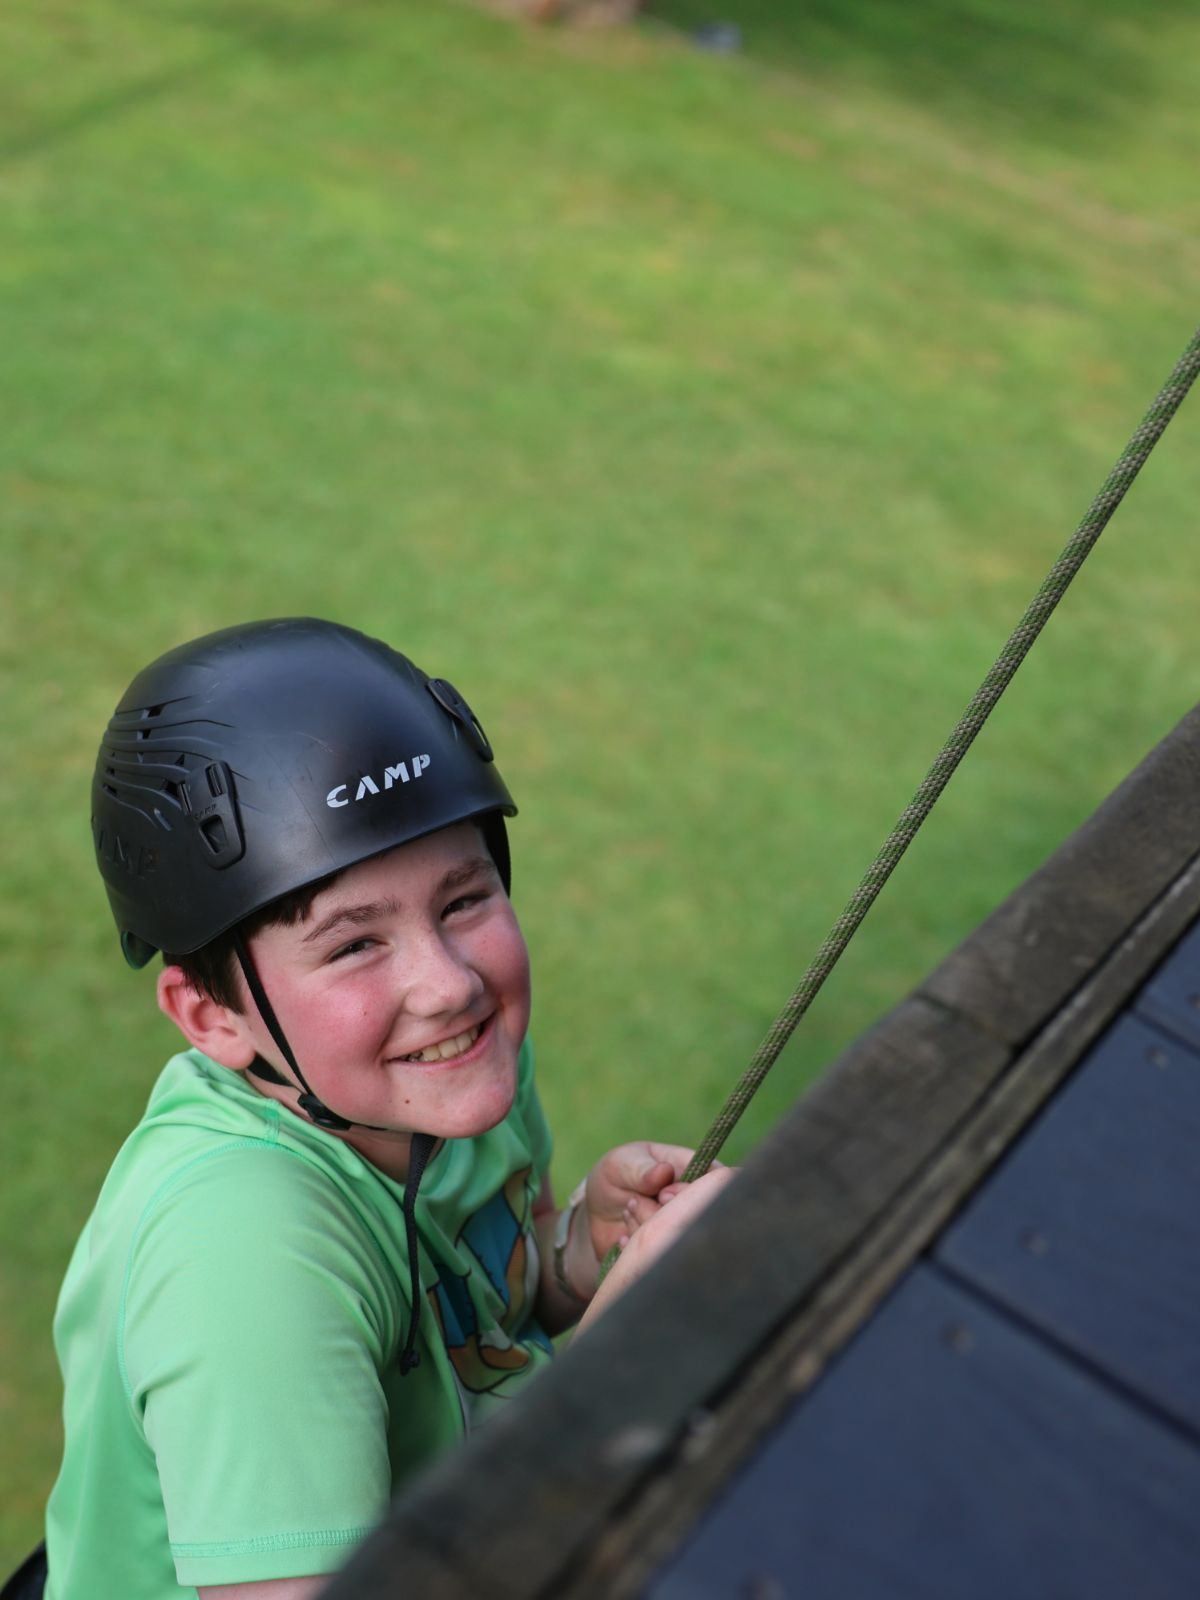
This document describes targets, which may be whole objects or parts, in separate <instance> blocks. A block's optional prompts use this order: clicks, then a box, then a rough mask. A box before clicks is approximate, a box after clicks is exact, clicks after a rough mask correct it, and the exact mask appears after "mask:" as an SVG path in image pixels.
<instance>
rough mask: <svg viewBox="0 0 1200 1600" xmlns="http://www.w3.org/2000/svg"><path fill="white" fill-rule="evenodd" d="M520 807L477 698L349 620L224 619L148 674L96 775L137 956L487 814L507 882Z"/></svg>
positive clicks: (121, 913)
mask: <svg viewBox="0 0 1200 1600" xmlns="http://www.w3.org/2000/svg"><path fill="white" fill-rule="evenodd" d="M516 809H517V808H516V806H515V805H514V804H513V801H512V797H511V795H510V794H509V792H508V790H507V788H506V787H505V785H504V781H503V779H502V778H501V777H500V774H499V773H498V772H497V771H496V768H495V766H494V764H493V761H492V749H491V745H490V744H489V743H488V740H487V736H486V735H485V733H484V731H483V729H482V727H481V726H480V724H479V721H478V719H477V718H476V717H475V715H474V713H473V712H472V711H471V708H470V707H469V706H468V705H467V703H466V701H465V700H464V699H463V698H462V696H461V695H460V694H459V693H458V691H457V690H456V689H454V688H453V687H452V686H451V685H450V684H449V683H447V682H446V681H445V679H443V678H428V677H426V675H425V674H424V673H423V672H422V671H421V670H420V669H419V668H418V667H416V666H414V665H413V663H412V662H411V661H409V660H408V658H407V657H406V656H402V655H400V654H399V653H398V652H397V651H395V650H392V649H390V648H389V647H388V646H387V645H386V644H383V643H381V642H380V641H379V640H378V639H371V638H368V637H367V636H366V635H365V634H362V633H358V632H356V631H355V630H354V629H353V628H344V627H342V626H340V625H339V624H338V623H334V622H322V621H319V620H317V619H315V618H312V617H287V618H282V619H279V620H275V621H269V622H252V623H247V624H245V625H244V626H242V627H237V628H226V629H224V630H223V631H222V632H220V633H210V634H208V635H206V636H205V637H204V638H202V639H194V640H193V641H192V642H191V643H190V644H185V645H181V646H179V648H178V649H176V650H171V651H168V653H167V654H166V655H164V656H161V657H160V658H159V659H158V660H157V661H155V662H152V663H151V665H150V666H148V667H147V668H146V669H145V671H144V672H141V673H139V674H138V676H137V677H136V678H135V679H134V681H133V682H132V683H131V684H130V686H129V689H128V691H127V692H126V694H125V696H124V698H123V699H122V700H121V703H120V705H119V706H118V707H117V709H116V711H115V712H114V714H113V717H112V721H111V722H110V723H109V725H108V731H107V733H106V734H105V736H104V741H103V743H102V744H101V746H100V754H99V757H98V758H97V761H96V775H95V780H94V783H93V787H92V832H93V837H94V839H95V845H96V856H97V860H98V862H99V866H100V872H101V874H102V876H103V878H104V882H105V885H106V887H107V889H108V897H109V901H110V903H111V905H112V910H113V915H114V917H115V918H116V922H117V928H118V930H119V932H120V935H121V948H122V950H123V951H124V953H125V958H126V960H127V961H128V962H129V963H130V965H131V966H134V967H141V966H144V965H145V964H146V962H147V961H149V960H150V958H151V956H153V955H154V953H155V951H156V950H167V951H170V952H171V953H172V954H174V955H187V954H189V953H190V952H191V951H193V950H198V949H199V948H200V947H201V946H202V945H206V944H208V943H209V941H210V940H212V939H215V938H216V937H217V936H218V935H219V934H222V933H225V932H227V931H228V930H229V929H231V928H234V927H236V926H237V925H238V924H239V923H240V922H242V921H243V920H244V919H245V918H246V917H248V916H250V915H252V914H253V913H254V912H256V911H259V910H261V909H262V908H263V907H264V906H266V905H269V904H270V903H271V901H273V900H277V899H279V897H280V896H281V895H284V894H289V893H291V892H292V891H293V890H296V889H302V888H303V887H304V886H305V885H306V884H310V883H314V882H316V881H317V880H318V879H320V878H324V877H326V876H327V875H328V874H329V873H332V872H337V871H340V870H341V869H343V868H345V867H349V866H353V865H354V864H355V863H356V862H359V861H364V860H366V859H367V858H368V857H370V856H375V855H379V854H380V853H381V852H382V851H385V850H390V849H391V848H392V847H393V846H394V845H398V844H405V843H407V842H408V841H409V840H410V839H417V838H420V837H421V836H422V835H424V834H428V833H433V832H434V831H435V830H436V829H438V828H444V827H447V826H449V825H450V824H451V823H455V822H465V821H467V820H468V819H470V818H474V819H477V820H478V821H479V823H480V825H481V827H482V829H483V832H484V836H485V838H486V840H487V843H488V848H489V849H490V851H491V853H492V856H493V858H494V860H495V862H496V866H497V868H498V870H499V873H500V876H501V878H502V879H503V881H504V886H505V888H506V889H507V888H508V886H509V855H508V838H507V834H506V832H505V827H504V821H503V819H504V817H506V816H513V815H514V814H515V813H516Z"/></svg>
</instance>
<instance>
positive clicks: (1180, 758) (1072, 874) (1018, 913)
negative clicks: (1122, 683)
mask: <svg viewBox="0 0 1200 1600" xmlns="http://www.w3.org/2000/svg"><path fill="white" fill-rule="evenodd" d="M1197 795H1200V707H1198V708H1197V709H1196V710H1194V711H1191V712H1189V713H1188V715H1187V716H1186V717H1185V718H1184V719H1183V721H1182V722H1181V723H1180V724H1179V725H1178V727H1176V728H1175V730H1174V731H1173V732H1172V733H1171V734H1170V735H1169V737H1168V738H1166V739H1164V740H1163V742H1162V743H1161V744H1160V745H1158V747H1157V748H1156V749H1155V750H1153V751H1152V752H1151V753H1150V755H1148V756H1147V757H1146V759H1145V761H1143V762H1142V763H1141V765H1140V766H1139V767H1138V768H1137V770H1136V771H1135V772H1133V773H1131V775H1130V776H1129V777H1128V778H1127V779H1126V780H1125V782H1124V783H1123V784H1121V786H1120V787H1119V788H1118V789H1116V790H1114V792H1113V793H1112V794H1111V795H1110V796H1109V797H1108V799H1107V800H1105V802H1104V804H1103V805H1102V806H1100V807H1099V809H1098V810H1097V811H1096V812H1095V813H1094V814H1093V815H1092V816H1091V817H1090V818H1089V819H1088V821H1087V822H1085V823H1084V824H1083V826H1082V827H1081V828H1080V829H1079V830H1078V831H1077V832H1076V833H1074V834H1073V835H1072V836H1071V838H1070V839H1068V840H1067V842H1066V843H1065V844H1064V845H1062V846H1061V847H1060V848H1059V849H1058V850H1056V851H1055V853H1054V855H1053V856H1051V858H1050V859H1049V861H1047V862H1046V864H1045V865H1044V866H1043V867H1041V868H1039V870H1038V871H1037V872H1035V873H1034V874H1033V876H1032V877H1030V878H1029V879H1027V881H1026V882H1025V883H1024V884H1022V886H1021V888H1020V889H1019V890H1018V891H1017V892H1016V894H1014V895H1012V896H1010V898H1009V899H1008V900H1006V901H1005V903H1004V904H1003V905H1002V906H1000V907H999V909H998V910H996V911H995V912H993V914H992V915H991V916H990V917H989V918H988V919H987V920H986V921H985V922H983V923H982V924H981V925H980V927H979V928H978V929H977V930H976V931H975V932H974V933H973V934H971V935H970V937H969V938H967V939H965V940H964V941H963V942H962V944H961V945H960V946H959V947H958V949H957V950H955V951H954V952H953V953H952V954H951V955H950V956H949V957H948V958H947V959H946V960H945V961H944V962H943V963H942V965H941V966H940V967H939V968H938V969H937V971H936V972H935V973H933V974H932V976H931V977H930V978H929V979H928V980H927V981H926V982H925V983H924V984H922V986H921V992H922V993H923V994H926V995H928V996H929V997H930V998H931V999H933V1000H936V1001H938V1002H940V1003H941V1004H943V1005H947V1006H950V1007H952V1008H953V1009H954V1010H955V1011H958V1012H960V1013H961V1014H962V1015H964V1016H967V1017H970V1018H971V1019H972V1020H973V1021H974V1022H975V1023H976V1024H977V1026H979V1027H981V1028H984V1029H986V1030H987V1031H988V1032H990V1033H993V1034H995V1036H996V1037H997V1038H999V1039H1003V1040H1005V1041H1006V1042H1007V1043H1009V1044H1010V1045H1021V1044H1023V1043H1024V1041H1026V1040H1028V1039H1029V1038H1031V1037H1032V1035H1033V1034H1034V1033H1035V1032H1036V1031H1037V1029H1039V1028H1040V1027H1042V1025H1043V1024H1044V1023H1045V1021H1046V1019H1047V1018H1048V1017H1050V1016H1051V1015H1052V1014H1053V1013H1054V1012H1055V1011H1056V1010H1057V1009H1058V1008H1059V1007H1060V1006H1062V1005H1064V1004H1065V1003H1066V1002H1067V1000H1068V999H1069V998H1070V996H1071V994H1072V993H1073V992H1074V990H1075V988H1076V987H1077V986H1078V984H1079V983H1080V982H1081V981H1082V979H1083V978H1085V977H1086V976H1087V974H1088V973H1089V972H1090V971H1091V970H1092V969H1093V968H1094V967H1095V966H1096V965H1097V963H1098V962H1100V961H1101V960H1103V959H1104V957H1105V955H1106V954H1107V953H1108V951H1110V950H1111V949H1112V948H1113V946H1114V945H1115V944H1116V943H1117V941H1118V940H1120V939H1121V938H1122V937H1123V936H1124V934H1125V932H1126V930H1127V929H1128V928H1129V926H1130V925H1131V924H1132V923H1133V922H1134V921H1136V920H1137V918H1138V917H1140V916H1141V915H1142V914H1143V913H1144V912H1145V911H1146V910H1147V909H1148V908H1149V906H1150V905H1152V904H1153V902H1154V901H1155V900H1156V899H1157V898H1158V896H1159V895H1160V894H1161V893H1162V891H1163V888H1164V887H1165V885H1166V884H1168V883H1170V882H1171V881H1172V879H1174V878H1175V877H1177V876H1178V875H1179V874H1180V873H1181V872H1182V871H1183V870H1184V868H1185V867H1186V866H1187V864H1188V863H1189V862H1190V861H1191V860H1192V859H1193V857H1195V856H1196V855H1197V854H1198V853H1200V805H1197V803H1196V797H1197Z"/></svg>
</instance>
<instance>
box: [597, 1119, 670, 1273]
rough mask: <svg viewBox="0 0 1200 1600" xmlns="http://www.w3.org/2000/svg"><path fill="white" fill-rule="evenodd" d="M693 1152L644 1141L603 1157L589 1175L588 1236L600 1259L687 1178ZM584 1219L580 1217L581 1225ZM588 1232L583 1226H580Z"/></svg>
mask: <svg viewBox="0 0 1200 1600" xmlns="http://www.w3.org/2000/svg"><path fill="white" fill-rule="evenodd" d="M691 1159H692V1151H690V1150H688V1149H686V1148H685V1147H684V1146H683V1145H678V1144H653V1143H651V1142H650V1141H649V1140H640V1141H638V1142H637V1143H635V1144H621V1145H618V1146H617V1148H616V1149H615V1150H610V1151H609V1152H608V1154H607V1155H604V1156H601V1157H600V1160H599V1161H597V1163H596V1165H595V1166H594V1167H593V1168H592V1170H591V1172H589V1173H588V1180H587V1198H586V1202H585V1205H584V1206H581V1207H580V1211H581V1212H583V1211H586V1213H587V1223H588V1227H587V1234H588V1236H589V1237H590V1240H591V1246H592V1250H593V1251H594V1253H595V1256H596V1260H597V1262H601V1261H603V1260H604V1258H605V1256H606V1255H607V1254H608V1252H609V1251H610V1250H611V1249H612V1247H613V1246H614V1245H617V1244H620V1243H621V1242H622V1240H624V1239H626V1238H628V1237H629V1236H630V1235H631V1234H632V1233H633V1232H634V1231H635V1230H636V1229H637V1228H638V1227H640V1226H641V1224H642V1223H644V1222H649V1220H650V1218H651V1217H652V1216H653V1215H654V1214H655V1212H656V1211H658V1209H659V1207H660V1204H661V1201H660V1198H659V1197H660V1195H661V1194H662V1192H663V1190H665V1189H666V1188H667V1187H668V1185H671V1184H677V1183H678V1182H679V1180H680V1178H682V1176H683V1173H684V1170H685V1169H686V1167H687V1164H688V1162H689V1161H690V1160H691ZM581 1221H583V1217H582V1216H580V1217H577V1218H576V1227H578V1224H579V1223H580V1222H581ZM579 1232H580V1233H583V1232H584V1230H583V1229H582V1228H580V1229H579Z"/></svg>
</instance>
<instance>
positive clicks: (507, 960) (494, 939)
mask: <svg viewBox="0 0 1200 1600" xmlns="http://www.w3.org/2000/svg"><path fill="white" fill-rule="evenodd" d="M251 949H252V951H253V954H254V960H255V963H256V965H257V968H258V972H259V976H260V978H261V979H262V983H263V987H264V988H265V989H266V992H267V994H268V996H269V997H270V1000H271V1004H272V1005H273V1006H274V1008H275V1013H276V1015H277V1016H278V1018H279V1022H280V1026H281V1027H282V1028H283V1031H284V1034H285V1035H286V1037H287V1040H288V1043H289V1044H290V1045H291V1047H292V1050H293V1051H294V1052H295V1055H296V1059H297V1061H298V1062H299V1063H300V1067H301V1069H302V1071H303V1072H304V1075H305V1077H306V1078H307V1079H308V1081H309V1083H310V1084H311V1086H312V1088H313V1090H314V1092H315V1093H316V1094H317V1095H319V1096H320V1098H321V1099H322V1100H323V1101H324V1102H325V1104H326V1105H327V1106H329V1107H330V1109H331V1110H334V1111H336V1112H338V1113H339V1114H340V1115H341V1116H343V1117H347V1118H349V1119H351V1120H352V1121H354V1122H356V1123H367V1124H373V1125H376V1126H378V1127H381V1128H383V1129H386V1130H390V1136H389V1134H388V1133H384V1134H376V1133H372V1132H371V1131H370V1129H368V1128H353V1129H351V1130H350V1132H349V1133H348V1134H347V1135H346V1136H345V1137H346V1138H347V1140H348V1142H349V1143H351V1144H353V1145H355V1146H356V1147H357V1148H358V1149H360V1150H361V1151H362V1152H363V1153H364V1154H365V1155H367V1156H368V1157H369V1158H371V1159H373V1160H375V1161H376V1163H377V1164H378V1165H380V1166H382V1167H384V1169H385V1170H386V1169H387V1168H388V1167H394V1166H395V1163H394V1162H393V1161H391V1160H389V1159H388V1157H389V1154H398V1153H399V1149H398V1145H397V1141H396V1139H395V1135H396V1134H402V1135H406V1134H408V1133H411V1132H416V1131H419V1132H423V1133H432V1134H437V1135H439V1136H441V1137H444V1138H469V1137H470V1136H471V1135H473V1134H478V1133H483V1132H485V1131H486V1130H487V1129H488V1128H492V1127H494V1126H495V1125H496V1124H497V1123H498V1122H500V1121H501V1120H502V1119H503V1118H504V1117H505V1116H506V1115H507V1113H508V1111H509V1109H510V1107H511V1105H512V1102H513V1096H514V1094H515V1093H516V1083H517V1054H518V1051H519V1050H520V1048H521V1044H522V1041H523V1040H524V1037H525V1030H526V1028H527V1026H528V1024H529V957H528V953H527V951H526V949H525V941H524V939H523V938H522V936H521V930H520V927H519V926H518V924H517V919H516V917H515V915H514V914H513V910H512V907H511V905H510V904H509V900H508V896H507V895H506V894H505V892H504V888H503V885H502V884H501V882H500V877H499V874H498V873H497V871H496V868H495V865H494V864H493V862H492V859H491V857H490V855H489V854H488V852H487V849H486V847H485V845H484V843H483V839H482V836H481V834H480V832H479V829H478V828H476V827H475V826H474V824H473V823H458V824H456V825H455V826H454V827H451V828H444V829H442V830H441V831H440V832H438V833H434V834H430V835H429V836H428V837H427V838H424V839H418V840H415V841H414V842H413V843H412V844H406V845H401V846H399V847H398V848H397V849H395V850H392V851H389V852H388V854H387V855H383V856H379V857H377V858H375V859H374V860H371V861H364V862H362V863H360V864H359V865H358V866H356V867H351V868H350V869H349V870H348V871H346V872H344V873H342V875H341V876H340V877H339V878H338V879H337V880H336V882H334V883H333V884H331V885H330V887H329V888H328V889H324V890H322V892H321V893H320V894H319V895H317V897H316V899H315V900H314V901H313V903H312V906H311V907H310V909H309V912H308V915H307V916H306V917H305V918H304V920H303V921H302V922H299V923H297V924H296V925H295V926H294V927H268V928H264V929H262V930H261V931H260V932H259V933H257V934H255V936H254V937H253V939H252V941H251ZM245 1000H246V1009H245V1012H244V1014H243V1015H242V1017H241V1018H240V1023H241V1025H242V1027H244V1028H245V1029H246V1030H247V1032H248V1033H249V1034H250V1035H251V1036H252V1041H253V1044H254V1047H255V1049H256V1050H257V1051H258V1053H259V1054H260V1055H262V1056H264V1057H265V1058H266V1059H267V1060H268V1061H270V1062H271V1063H272V1064H273V1065H274V1066H276V1067H277V1068H278V1069H279V1070H280V1072H281V1073H282V1074H283V1076H284V1077H285V1078H287V1080H288V1082H289V1083H290V1082H291V1080H292V1075H291V1073H290V1072H289V1070H288V1068H287V1066H286V1064H285V1063H284V1062H283V1060H282V1059H281V1058H280V1055H279V1052H278V1051H277V1049H276V1048H275V1045H274V1043H273V1041H272V1039H271V1037H270V1035H269V1034H268V1032H267V1030H266V1027H265V1025H264V1024H263V1022H262V1019H261V1017H260V1016H259V1015H258V1011H257V1008H256V1007H255V1006H254V1004H253V1002H252V1001H251V1000H250V997H249V995H248V994H247V995H246V996H245ZM261 1087H262V1088H263V1089H264V1092H267V1093H272V1094H274V1095H275V1096H276V1097H277V1098H280V1099H283V1100H284V1101H285V1102H286V1103H293V1102H294V1100H295V1096H294V1094H292V1093H291V1091H290V1090H278V1089H274V1088H273V1087H272V1086H269V1085H262V1086H261ZM407 1144H408V1140H407V1138H404V1139H403V1141H402V1148H403V1151H404V1152H406V1151H407Z"/></svg>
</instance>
